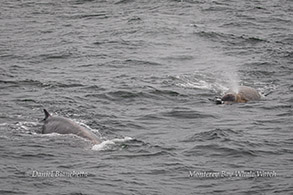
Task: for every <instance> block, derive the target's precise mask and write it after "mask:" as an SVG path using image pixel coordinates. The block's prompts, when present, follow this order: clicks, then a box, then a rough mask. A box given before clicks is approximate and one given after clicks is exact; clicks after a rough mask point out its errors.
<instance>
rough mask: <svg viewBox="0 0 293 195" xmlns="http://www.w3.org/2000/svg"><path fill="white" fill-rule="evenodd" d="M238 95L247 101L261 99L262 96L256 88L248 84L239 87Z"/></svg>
mask: <svg viewBox="0 0 293 195" xmlns="http://www.w3.org/2000/svg"><path fill="white" fill-rule="evenodd" d="M238 95H239V96H241V98H242V99H245V100H247V101H252V100H259V99H260V98H261V95H260V94H259V93H258V91H257V90H256V89H254V88H251V87H246V86H241V87H239V90H238Z"/></svg>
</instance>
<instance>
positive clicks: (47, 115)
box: [44, 109, 51, 121]
mask: <svg viewBox="0 0 293 195" xmlns="http://www.w3.org/2000/svg"><path fill="white" fill-rule="evenodd" d="M44 112H45V118H44V121H45V120H47V118H48V117H50V116H51V115H50V113H49V112H48V111H47V110H46V109H44Z"/></svg>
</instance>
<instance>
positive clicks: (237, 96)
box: [215, 86, 261, 104]
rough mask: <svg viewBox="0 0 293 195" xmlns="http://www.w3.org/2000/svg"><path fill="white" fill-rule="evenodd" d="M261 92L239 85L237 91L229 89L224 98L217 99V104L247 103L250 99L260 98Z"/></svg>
mask: <svg viewBox="0 0 293 195" xmlns="http://www.w3.org/2000/svg"><path fill="white" fill-rule="evenodd" d="M260 99H261V95H260V93H259V92H258V91H257V90H256V89H254V88H252V87H247V86H240V87H238V90H237V92H235V91H233V90H228V91H227V92H226V93H225V94H224V95H223V97H222V98H218V99H216V100H215V102H216V104H231V103H246V102H248V101H256V100H260Z"/></svg>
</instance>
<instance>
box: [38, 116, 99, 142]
mask: <svg viewBox="0 0 293 195" xmlns="http://www.w3.org/2000/svg"><path fill="white" fill-rule="evenodd" d="M44 112H45V119H44V125H43V127H42V133H43V134H49V133H59V134H75V135H77V136H80V137H83V138H86V139H88V140H90V141H92V142H93V143H95V144H99V143H101V141H100V139H99V138H98V137H97V136H96V135H95V134H94V133H93V132H91V131H90V130H88V129H86V128H84V127H82V126H80V125H78V124H77V123H76V122H74V121H72V120H70V119H68V118H64V117H59V116H51V115H50V114H49V113H48V112H47V111H45V110H44Z"/></svg>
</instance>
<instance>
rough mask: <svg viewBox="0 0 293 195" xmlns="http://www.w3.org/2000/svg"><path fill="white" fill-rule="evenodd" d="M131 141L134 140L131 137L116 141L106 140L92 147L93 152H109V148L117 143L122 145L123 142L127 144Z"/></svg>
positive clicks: (116, 139)
mask: <svg viewBox="0 0 293 195" xmlns="http://www.w3.org/2000/svg"><path fill="white" fill-rule="evenodd" d="M129 140H133V138H131V137H124V138H120V139H119V138H115V139H111V140H105V141H103V142H102V143H100V144H95V145H94V146H93V147H92V150H96V151H102V150H107V149H108V148H109V146H111V145H115V144H116V143H121V142H126V141H129Z"/></svg>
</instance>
